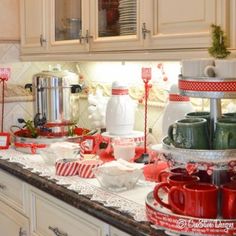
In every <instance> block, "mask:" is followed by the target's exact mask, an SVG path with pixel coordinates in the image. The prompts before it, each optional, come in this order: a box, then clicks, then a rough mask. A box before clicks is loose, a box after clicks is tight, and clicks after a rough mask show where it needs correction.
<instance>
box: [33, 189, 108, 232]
mask: <svg viewBox="0 0 236 236" xmlns="http://www.w3.org/2000/svg"><path fill="white" fill-rule="evenodd" d="M31 199H32V213H33V217H32V218H33V219H34V222H33V227H32V228H33V233H35V234H36V235H44V236H55V235H63V236H85V235H86V236H101V235H105V233H104V232H103V231H104V230H103V226H104V223H103V222H101V221H99V220H97V219H96V218H94V217H91V216H89V215H87V214H85V213H83V212H81V211H80V210H78V209H73V212H72V211H70V210H69V209H70V208H71V207H70V206H69V205H67V204H65V203H62V202H60V201H58V200H57V199H54V198H51V197H50V199H51V200H49V198H45V196H40V195H38V194H35V193H33V194H32V195H31ZM52 200H53V202H52ZM53 231H55V232H53ZM56 231H57V232H56Z"/></svg>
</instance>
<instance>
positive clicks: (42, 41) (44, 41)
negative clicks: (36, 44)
mask: <svg viewBox="0 0 236 236" xmlns="http://www.w3.org/2000/svg"><path fill="white" fill-rule="evenodd" d="M39 41H40V45H41V47H42V46H43V43H46V42H47V40H46V39H44V38H43V35H42V34H40V39H39Z"/></svg>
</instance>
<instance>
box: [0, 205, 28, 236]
mask: <svg viewBox="0 0 236 236" xmlns="http://www.w3.org/2000/svg"><path fill="white" fill-rule="evenodd" d="M0 234H1V235H4V236H30V234H29V219H28V218H27V217H25V216H24V215H22V214H20V213H19V212H18V211H16V210H14V209H13V208H12V207H10V206H8V205H7V204H5V203H3V202H2V201H0Z"/></svg>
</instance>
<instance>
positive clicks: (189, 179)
mask: <svg viewBox="0 0 236 236" xmlns="http://www.w3.org/2000/svg"><path fill="white" fill-rule="evenodd" d="M198 181H199V177H197V176H194V175H180V174H179V175H171V176H169V177H168V178H167V182H162V183H160V184H157V185H156V186H155V188H154V190H153V196H154V198H155V200H156V201H157V202H158V203H159V204H160V205H162V206H164V207H166V208H168V209H170V210H173V209H172V207H171V205H170V204H169V203H166V202H164V201H163V200H162V197H160V196H161V191H164V192H165V193H166V194H167V195H168V194H169V192H170V190H171V189H172V187H174V186H175V187H180V188H182V187H183V186H184V185H185V184H190V183H196V182H198ZM173 200H174V201H176V202H177V203H179V202H182V201H183V194H181V193H178V194H175V196H174V195H173Z"/></svg>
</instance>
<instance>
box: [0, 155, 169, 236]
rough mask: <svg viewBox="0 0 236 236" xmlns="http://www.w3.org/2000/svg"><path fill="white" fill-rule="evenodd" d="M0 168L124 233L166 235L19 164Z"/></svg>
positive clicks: (7, 163)
mask: <svg viewBox="0 0 236 236" xmlns="http://www.w3.org/2000/svg"><path fill="white" fill-rule="evenodd" d="M0 168H1V169H2V170H5V171H7V172H8V173H10V174H12V175H14V176H16V177H18V178H19V179H21V180H23V181H25V182H26V183H28V184H31V185H32V186H34V187H36V188H38V189H40V190H42V191H44V192H46V193H48V194H50V195H52V196H54V197H56V198H58V199H60V200H62V201H64V202H66V203H68V204H69V205H71V206H73V207H75V208H77V209H80V210H82V211H84V212H86V213H88V214H90V215H92V216H94V217H96V218H98V219H100V220H102V221H104V222H106V223H108V224H110V225H112V226H114V227H116V228H118V229H120V230H122V231H124V232H127V233H129V234H131V235H135V236H144V235H150V236H152V235H153V236H155V235H158V236H162V235H166V234H165V233H164V232H163V231H161V230H156V229H154V228H153V227H151V225H150V224H149V223H148V222H143V223H140V222H137V221H135V220H134V219H133V218H132V217H131V216H129V215H127V214H124V213H120V212H119V211H117V210H115V209H111V208H107V207H105V206H104V205H102V204H101V203H98V202H95V201H91V200H90V199H89V198H88V197H86V196H83V195H79V194H78V193H77V192H75V191H73V190H68V189H67V188H66V187H64V186H61V185H58V184H56V182H54V181H53V180H48V179H46V178H45V177H41V176H39V175H37V174H35V173H32V172H30V171H29V170H27V169H23V168H22V166H21V165H20V164H16V163H11V162H8V161H6V160H2V159H0Z"/></svg>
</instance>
